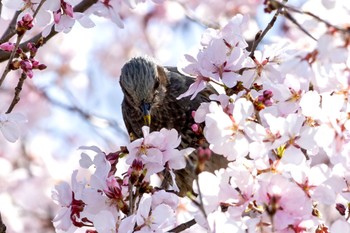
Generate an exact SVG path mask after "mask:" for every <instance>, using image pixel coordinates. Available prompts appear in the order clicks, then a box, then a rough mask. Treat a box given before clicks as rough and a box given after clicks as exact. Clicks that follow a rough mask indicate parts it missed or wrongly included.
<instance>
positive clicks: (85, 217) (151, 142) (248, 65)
mask: <svg viewBox="0 0 350 233" xmlns="http://www.w3.org/2000/svg"><path fill="white" fill-rule="evenodd" d="M246 25H247V21H246V18H245V17H243V16H242V15H237V16H236V17H234V18H233V19H231V20H230V21H229V22H228V24H227V25H225V26H224V27H222V28H221V29H218V30H214V29H208V30H207V31H206V32H205V33H204V34H203V37H202V41H201V47H200V49H199V50H198V51H197V53H196V54H195V55H185V57H184V59H183V60H182V61H181V62H180V64H179V69H180V70H181V72H183V73H185V74H187V75H191V76H193V79H194V83H193V84H192V85H191V86H190V87H189V89H188V91H186V92H185V93H183V94H182V95H181V96H179V97H178V98H183V97H185V96H192V98H193V97H194V96H195V95H196V94H197V93H198V92H200V91H201V90H203V89H204V88H205V87H206V85H210V84H211V83H213V84H214V85H218V86H219V87H220V88H221V89H219V91H220V94H214V95H211V96H210V100H211V101H210V102H205V103H202V104H201V105H200V107H199V108H198V109H197V110H196V111H195V112H194V113H193V117H194V120H195V123H196V124H194V125H193V126H192V130H193V131H194V132H195V133H196V134H203V136H204V138H205V139H206V141H207V142H208V144H209V149H210V150H211V151H212V152H214V153H216V154H219V155H222V156H224V157H226V158H227V160H228V161H229V164H228V166H227V167H226V168H222V169H220V170H218V171H216V172H215V173H214V174H213V173H209V172H205V171H200V172H199V175H198V179H197V180H196V181H195V182H194V183H193V190H194V192H195V194H196V195H194V196H191V195H190V196H189V198H190V200H191V202H190V204H188V205H189V206H190V207H187V208H186V210H187V212H186V214H191V216H193V218H194V219H195V221H196V223H198V225H199V226H200V227H201V229H202V230H206V231H208V232H242V233H243V232H257V231H260V232H317V233H318V232H329V230H331V231H332V230H333V231H335V232H337V231H338V232H339V229H350V224H349V222H348V219H349V218H350V210H349V203H350V195H349V190H350V187H349V182H350V180H349V177H350V171H349V167H350V159H349V154H350V133H349V132H350V117H349V112H350V110H349V106H350V105H349V89H350V88H349V54H350V48H349V41H348V38H347V37H346V35H348V34H346V33H345V34H344V31H341V30H335V29H334V28H331V29H330V30H328V31H326V32H325V33H324V34H323V35H321V36H320V38H319V40H318V41H317V42H316V43H314V44H311V45H309V47H307V49H306V48H304V49H303V50H302V51H300V50H298V48H296V47H292V46H291V43H288V42H286V41H279V42H278V43H276V44H272V45H266V46H264V47H262V48H261V51H259V50H256V51H253V52H252V51H247V43H246V42H245V40H244V39H243V36H242V34H243V31H244V29H245V27H246ZM143 133H144V138H141V139H137V140H135V141H133V142H131V143H130V144H129V145H127V147H126V148H124V152H123V153H127V155H126V163H127V165H128V166H129V167H128V171H127V172H126V173H124V174H125V175H124V177H122V178H118V177H115V176H114V172H111V166H110V164H111V163H109V162H108V160H107V159H106V158H107V157H108V156H107V157H106V156H105V155H104V154H103V153H102V152H101V151H99V150H97V149H96V148H95V149H94V150H95V152H96V153H97V156H96V157H95V159H94V161H91V160H89V159H87V160H86V161H89V162H86V161H85V162H84V163H83V164H85V165H84V166H83V167H89V166H90V165H91V164H94V165H95V167H96V171H95V173H94V174H93V175H92V176H91V178H90V181H89V182H87V183H82V184H80V183H79V184H78V182H77V181H76V180H74V182H72V183H74V184H75V185H74V187H75V188H72V189H70V188H69V187H68V185H67V184H65V185H64V186H65V187H66V188H65V190H66V191H68V192H69V193H72V194H70V195H69V198H68V200H66V201H65V202H64V201H63V202H60V203H61V206H62V207H63V211H65V213H67V216H66V218H65V219H64V218H62V217H61V216H62V214H59V215H58V217H56V219H55V222H56V227H57V228H59V229H68V228H67V227H63V226H66V225H67V226H72V225H74V226H75V227H81V226H87V227H94V229H96V230H97V231H98V232H110V231H111V232H165V231H168V230H170V229H172V228H174V227H175V226H176V225H177V224H178V222H177V220H176V219H175V217H174V214H179V212H181V211H182V212H183V210H181V211H180V210H178V209H177V208H178V206H179V203H181V202H182V201H184V199H183V198H179V197H178V196H176V195H174V194H171V193H168V192H165V191H164V190H162V189H161V188H153V187H152V186H150V181H151V177H152V176H153V175H155V174H157V173H158V174H159V173H161V172H163V171H164V170H165V171H168V172H170V174H171V176H172V178H173V187H171V188H172V190H173V191H175V192H176V191H178V188H177V186H176V182H175V179H174V176H175V175H174V173H173V170H174V169H181V168H183V167H185V157H184V155H185V154H186V153H190V152H192V149H189V150H182V151H179V150H178V149H176V148H177V147H178V146H179V144H180V138H179V137H178V134H177V132H176V131H175V130H174V129H172V130H167V129H162V130H161V131H159V132H158V131H157V132H151V133H150V132H149V128H147V127H144V128H143ZM199 154H202V156H204V155H206V154H207V151H201V152H200V153H199ZM209 154H210V153H209ZM84 157H86V156H85V155H84ZM113 161H114V163H117V162H118V161H117V160H113ZM86 164H88V165H86ZM98 164H100V165H98ZM73 177H74V179H75V177H76V173H74V175H73ZM57 190H60V186H58V187H57ZM72 190H73V191H72ZM56 192H57V191H56ZM60 192H61V191H60ZM60 192H58V194H59V193H60ZM58 196H59V195H58ZM89 198H91V199H89ZM56 199H57V198H56ZM93 199H94V201H95V202H94V203H92V200H93ZM112 200H113V202H112ZM97 202H98V203H99V204H98V205H96V203H97ZM106 203H107V204H106ZM112 203H113V204H112ZM92 207H94V208H92ZM328 210H332V213H333V214H334V213H335V215H336V221H334V223H331V222H329V221H330V219H331V218H334V216H331V215H330V214H331V213H330V212H331V211H328ZM107 219H108V220H107ZM64 223H65V224H64Z"/></svg>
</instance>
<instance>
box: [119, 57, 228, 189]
mask: <svg viewBox="0 0 350 233" xmlns="http://www.w3.org/2000/svg"><path fill="white" fill-rule="evenodd" d="M193 81H194V80H193V78H190V77H187V76H185V75H183V74H181V73H179V72H178V71H177V69H176V68H175V67H166V68H165V67H162V66H159V65H157V64H155V62H153V61H152V60H151V59H149V58H144V57H137V58H133V59H131V60H130V61H129V62H127V63H126V64H125V65H124V66H123V68H122V72H121V76H120V86H121V88H122V90H123V93H124V100H123V102H122V113H123V118H124V122H125V125H126V128H127V130H128V132H129V134H131V135H132V137H135V138H140V137H142V136H143V135H142V131H141V128H142V126H144V125H145V118H144V114H145V112H148V113H149V114H150V116H151V122H150V129H151V131H156V130H160V129H161V128H167V129H171V128H175V129H176V130H177V131H178V132H179V134H180V135H181V139H182V143H181V146H180V147H181V148H186V147H197V146H198V138H197V135H196V134H195V133H193V131H192V129H191V126H192V124H193V123H194V121H193V118H192V111H194V110H196V109H197V108H198V107H199V105H200V103H202V102H208V101H209V95H210V94H212V93H215V90H214V89H213V88H211V87H208V88H206V89H205V90H203V91H202V92H200V93H199V94H198V95H197V96H196V97H195V98H194V99H193V100H190V97H186V98H182V99H180V100H177V99H176V98H177V97H178V96H179V95H180V94H182V93H184V92H185V91H186V90H187V89H188V87H189V86H190V85H191V83H193ZM192 156H195V155H192ZM218 158H219V159H218ZM224 164H226V160H225V159H223V157H222V156H218V155H214V156H213V158H212V159H211V161H209V162H208V164H207V167H206V170H209V171H213V170H215V169H218V168H220V167H223V166H224ZM176 176H177V177H176V182H177V184H178V186H179V188H180V195H182V196H183V195H184V194H185V193H186V192H187V191H190V190H191V186H192V181H193V179H194V177H195V174H194V173H193V169H192V168H191V167H190V165H189V164H188V165H187V167H186V168H185V169H182V170H179V171H177V172H176Z"/></svg>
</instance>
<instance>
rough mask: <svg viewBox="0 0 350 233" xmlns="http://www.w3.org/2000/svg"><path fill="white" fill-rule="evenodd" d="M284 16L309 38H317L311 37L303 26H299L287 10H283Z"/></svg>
mask: <svg viewBox="0 0 350 233" xmlns="http://www.w3.org/2000/svg"><path fill="white" fill-rule="evenodd" d="M283 15H284V17H286V18H287V19H289V20H290V21H291V22H292V23H294V24H295V25H296V26H297V27H298V28H299V29H300V30H301V31H302V32H304V33H305V34H306V35H308V36H309V37H310V38H312V39H313V40H315V41H317V39H316V38H315V37H313V36H312V35H311V34H310V33H309V32H308V31H306V29H305V28H303V26H301V25H300V24H299V23H298V21H297V20H296V19H295V18H294V17H293V16H292V15H291V14H289V12H288V11H284V12H283Z"/></svg>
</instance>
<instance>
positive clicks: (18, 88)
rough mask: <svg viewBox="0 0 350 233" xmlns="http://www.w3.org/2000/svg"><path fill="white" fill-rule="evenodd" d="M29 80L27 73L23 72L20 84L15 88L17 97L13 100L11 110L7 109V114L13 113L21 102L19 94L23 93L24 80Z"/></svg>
mask: <svg viewBox="0 0 350 233" xmlns="http://www.w3.org/2000/svg"><path fill="white" fill-rule="evenodd" d="M26 78H27V75H26V73H24V72H22V74H21V78H20V79H19V81H18V83H17V86H16V88H15V95H14V97H13V99H12V102H11V104H10V106H9V108H8V109H7V111H6V114H8V113H10V112H12V110H13V108H14V107H15V106H16V104H17V103H18V102H19V100H20V99H21V98H20V96H19V94H20V93H21V91H22V87H23V84H24V80H26Z"/></svg>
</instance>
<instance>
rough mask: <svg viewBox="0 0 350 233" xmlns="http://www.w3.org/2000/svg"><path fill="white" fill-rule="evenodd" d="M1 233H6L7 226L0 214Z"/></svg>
mask: <svg viewBox="0 0 350 233" xmlns="http://www.w3.org/2000/svg"><path fill="white" fill-rule="evenodd" d="M0 233H6V225H5V223H3V221H2V218H1V214H0Z"/></svg>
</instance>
